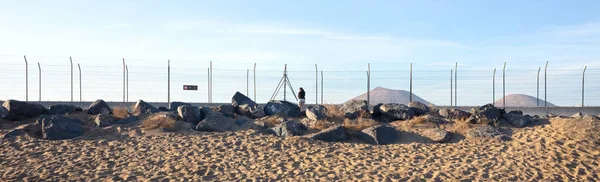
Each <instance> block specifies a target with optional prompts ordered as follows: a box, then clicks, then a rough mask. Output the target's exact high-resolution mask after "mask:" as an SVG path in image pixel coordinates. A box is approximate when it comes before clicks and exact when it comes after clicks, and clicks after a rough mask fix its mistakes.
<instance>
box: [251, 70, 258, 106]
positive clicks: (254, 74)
mask: <svg viewBox="0 0 600 182" xmlns="http://www.w3.org/2000/svg"><path fill="white" fill-rule="evenodd" d="M252 75H253V76H254V101H255V102H258V101H257V100H256V63H254V73H253V74H252Z"/></svg>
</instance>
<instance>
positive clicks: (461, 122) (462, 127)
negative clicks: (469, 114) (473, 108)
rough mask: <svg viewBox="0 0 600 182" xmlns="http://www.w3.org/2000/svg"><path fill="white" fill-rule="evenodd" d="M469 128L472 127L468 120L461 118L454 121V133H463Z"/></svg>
mask: <svg viewBox="0 0 600 182" xmlns="http://www.w3.org/2000/svg"><path fill="white" fill-rule="evenodd" d="M470 128H472V125H471V122H469V119H468V118H461V119H458V120H455V121H454V132H457V133H465V132H467V130H469V129H470Z"/></svg>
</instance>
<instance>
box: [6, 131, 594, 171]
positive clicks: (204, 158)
mask: <svg viewBox="0 0 600 182" xmlns="http://www.w3.org/2000/svg"><path fill="white" fill-rule="evenodd" d="M575 121H576V122H575ZM598 123H599V122H598V121H597V120H589V121H586V120H580V119H578V120H574V119H552V120H551V121H550V123H542V124H538V125H536V126H533V127H529V128H525V129H514V131H513V133H512V140H511V141H498V140H494V139H464V140H460V141H457V142H454V143H445V144H440V143H432V142H415V140H414V138H411V137H410V136H409V135H401V136H400V139H399V141H397V143H396V144H390V145H382V146H376V145H370V144H364V143H359V142H356V141H348V142H342V143H328V142H322V141H315V140H311V139H307V138H306V137H302V136H294V137H277V136H273V135H267V134H262V133H259V132H257V131H256V130H252V129H249V130H242V131H237V132H223V133H216V132H198V131H191V130H189V131H179V132H174V133H169V132H160V131H155V130H150V131H144V130H142V129H140V128H139V126H136V125H130V126H126V125H123V126H117V125H115V126H111V127H107V128H102V129H96V130H95V131H93V132H91V133H90V134H87V135H85V136H82V137H78V138H75V139H69V140H61V141H48V140H41V139H33V138H30V137H18V138H16V139H11V140H6V139H5V140H2V141H1V143H0V145H1V147H0V150H1V152H0V159H1V160H0V177H1V179H3V180H6V181H20V180H24V181H64V180H69V181H70V180H74V181H105V180H106V181H168V180H171V181H199V180H202V181H205V180H207V181H239V180H250V181H252V180H258V181H264V180H277V181H281V180H286V181H303V180H309V181H332V180H356V181H398V180H400V181H413V180H414V181H419V180H427V181H431V180H475V181H482V180H493V181H531V180H536V181H538V180H539V181H557V180H559V181H560V180H565V181H572V180H574V181H597V180H599V179H600V178H599V176H598V173H599V172H600V166H599V163H600V162H599V160H600V150H599V147H598V146H599V143H598V140H597V138H598V133H592V132H597V131H592V130H590V127H591V126H597V125H598ZM596 128H597V127H596ZM577 130H580V131H577ZM2 132H3V133H5V132H6V130H2ZM404 132H406V133H409V132H408V131H404ZM594 135H595V136H594Z"/></svg>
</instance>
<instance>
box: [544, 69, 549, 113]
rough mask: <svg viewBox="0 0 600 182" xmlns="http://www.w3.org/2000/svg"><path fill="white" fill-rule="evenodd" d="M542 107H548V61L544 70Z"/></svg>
mask: <svg viewBox="0 0 600 182" xmlns="http://www.w3.org/2000/svg"><path fill="white" fill-rule="evenodd" d="M544 107H548V61H546V67H545V68H544Z"/></svg>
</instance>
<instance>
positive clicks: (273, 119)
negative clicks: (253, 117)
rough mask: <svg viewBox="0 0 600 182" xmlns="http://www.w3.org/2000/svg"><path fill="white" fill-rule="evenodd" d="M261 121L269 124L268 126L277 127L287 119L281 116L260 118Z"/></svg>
mask: <svg viewBox="0 0 600 182" xmlns="http://www.w3.org/2000/svg"><path fill="white" fill-rule="evenodd" d="M260 121H263V122H265V124H267V125H268V126H275V125H278V124H281V123H283V122H284V121H285V119H284V118H283V117H281V116H277V115H272V116H267V117H263V118H260Z"/></svg>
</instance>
